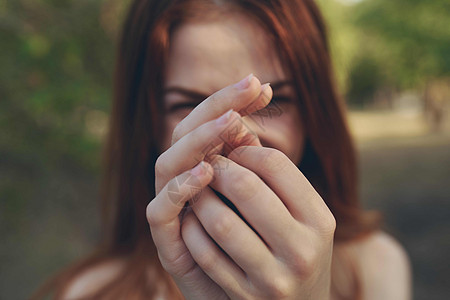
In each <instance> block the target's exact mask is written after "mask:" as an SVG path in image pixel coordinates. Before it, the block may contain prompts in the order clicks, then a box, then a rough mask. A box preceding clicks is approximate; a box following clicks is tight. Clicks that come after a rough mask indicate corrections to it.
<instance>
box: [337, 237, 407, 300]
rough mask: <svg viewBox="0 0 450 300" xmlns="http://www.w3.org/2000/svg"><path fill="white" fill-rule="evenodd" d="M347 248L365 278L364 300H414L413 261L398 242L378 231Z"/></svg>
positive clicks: (363, 280)
mask: <svg viewBox="0 0 450 300" xmlns="http://www.w3.org/2000/svg"><path fill="white" fill-rule="evenodd" d="M346 247H347V248H348V250H349V252H350V253H351V254H352V256H353V257H354V259H355V262H356V265H357V266H358V269H359V272H360V274H361V276H362V284H363V292H364V299H386V300H389V299H399V300H400V299H411V267H410V261H409V258H408V254H407V253H406V251H405V249H404V248H403V246H402V245H401V244H400V243H399V242H398V241H397V240H395V239H394V238H393V237H392V236H390V235H388V234H387V233H385V232H382V231H377V232H375V233H373V234H371V235H370V236H368V237H367V238H365V239H363V240H360V241H356V242H352V243H349V244H348V245H347V246H346Z"/></svg>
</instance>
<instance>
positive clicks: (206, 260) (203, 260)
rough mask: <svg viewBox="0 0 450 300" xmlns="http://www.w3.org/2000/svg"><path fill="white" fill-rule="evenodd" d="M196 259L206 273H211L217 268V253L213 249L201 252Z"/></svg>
mask: <svg viewBox="0 0 450 300" xmlns="http://www.w3.org/2000/svg"><path fill="white" fill-rule="evenodd" d="M196 261H197V264H198V265H199V266H200V267H201V268H202V269H203V270H204V271H205V272H206V273H209V272H211V271H213V270H215V269H216V268H217V255H216V254H215V253H214V252H213V251H210V250H206V251H204V252H202V253H200V254H199V255H198V257H197V258H196Z"/></svg>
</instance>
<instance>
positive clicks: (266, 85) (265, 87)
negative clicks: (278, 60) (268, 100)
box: [261, 82, 270, 93]
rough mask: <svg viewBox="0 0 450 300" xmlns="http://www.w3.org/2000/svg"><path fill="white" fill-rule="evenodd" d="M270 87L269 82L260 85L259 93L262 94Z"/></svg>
mask: <svg viewBox="0 0 450 300" xmlns="http://www.w3.org/2000/svg"><path fill="white" fill-rule="evenodd" d="M269 86H270V82H267V83H264V84H263V85H261V92H262V93H264V91H265V90H266V89H267V88H268V87H269Z"/></svg>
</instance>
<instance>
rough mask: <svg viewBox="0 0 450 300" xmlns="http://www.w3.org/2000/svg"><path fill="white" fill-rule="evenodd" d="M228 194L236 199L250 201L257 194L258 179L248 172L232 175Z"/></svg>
mask: <svg viewBox="0 0 450 300" xmlns="http://www.w3.org/2000/svg"><path fill="white" fill-rule="evenodd" d="M233 175H234V176H233V181H232V182H231V184H230V187H229V188H230V193H231V194H232V195H234V196H236V197H239V198H243V199H250V198H251V197H253V196H254V195H255V193H256V192H257V186H258V178H257V176H256V175H255V174H253V173H252V172H250V171H240V172H237V173H236V174H233Z"/></svg>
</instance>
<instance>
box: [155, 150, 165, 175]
mask: <svg viewBox="0 0 450 300" xmlns="http://www.w3.org/2000/svg"><path fill="white" fill-rule="evenodd" d="M164 174H165V156H164V153H163V154H161V155H160V156H158V158H157V159H156V162H155V176H161V175H164Z"/></svg>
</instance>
